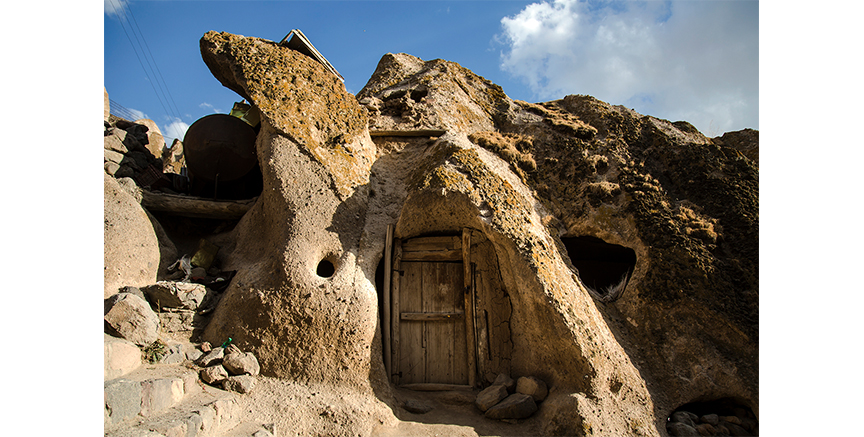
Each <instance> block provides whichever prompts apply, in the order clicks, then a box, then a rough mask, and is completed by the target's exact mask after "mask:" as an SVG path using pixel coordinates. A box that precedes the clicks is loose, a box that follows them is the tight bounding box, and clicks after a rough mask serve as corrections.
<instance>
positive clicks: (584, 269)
mask: <svg viewBox="0 0 864 437" xmlns="http://www.w3.org/2000/svg"><path fill="white" fill-rule="evenodd" d="M561 242H563V243H564V248H565V249H566V250H567V256H568V257H570V261H571V262H572V263H573V267H576V270H578V271H579V279H581V280H582V283H583V284H585V286H586V287H589V288H591V289H592V290H594V291H595V292H596V293H597V294H599V295H601V296H603V297H606V298H609V300H610V301H612V300H615V299H617V298H618V297H620V296H621V294H622V293H624V288H626V287H627V282H628V281H629V280H630V275H631V274H632V273H633V269H634V268H635V267H636V252H635V251H634V250H633V249H630V248H628V247H624V246H619V245H617V244H610V243H607V242H605V241H603V240H601V239H600V238H597V237H591V236H581V237H564V238H561Z"/></svg>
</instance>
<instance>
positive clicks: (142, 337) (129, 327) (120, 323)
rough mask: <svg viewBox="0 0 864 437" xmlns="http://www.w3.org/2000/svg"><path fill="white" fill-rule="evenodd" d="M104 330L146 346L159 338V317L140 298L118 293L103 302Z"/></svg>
mask: <svg viewBox="0 0 864 437" xmlns="http://www.w3.org/2000/svg"><path fill="white" fill-rule="evenodd" d="M105 328H106V331H107V332H108V334H111V335H115V336H117V337H121V338H125V339H126V340H129V341H131V342H133V343H135V344H137V345H138V346H146V345H149V344H152V343H153V342H154V341H156V340H157V339H158V338H159V335H158V334H159V317H158V316H156V313H154V312H153V310H152V309H150V305H148V304H147V302H145V301H144V300H143V299H141V298H140V297H138V296H135V295H134V294H130V293H118V294H115V295H114V296H111V297H109V298H108V299H106V300H105Z"/></svg>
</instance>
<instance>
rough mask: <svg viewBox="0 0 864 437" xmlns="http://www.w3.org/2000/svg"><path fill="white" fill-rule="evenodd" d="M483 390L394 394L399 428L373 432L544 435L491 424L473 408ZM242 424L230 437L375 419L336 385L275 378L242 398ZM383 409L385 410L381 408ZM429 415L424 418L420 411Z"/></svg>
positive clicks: (311, 431) (377, 436) (532, 422)
mask: <svg viewBox="0 0 864 437" xmlns="http://www.w3.org/2000/svg"><path fill="white" fill-rule="evenodd" d="M477 393H479V390H469V389H464V390H454V391H440V392H421V391H412V390H406V389H395V390H394V396H395V398H396V400H397V402H398V403H399V405H404V406H407V407H408V409H409V410H413V411H417V412H416V413H412V412H409V411H407V410H405V409H402V408H399V409H397V410H396V411H394V413H395V415H396V417H397V418H398V419H399V421H398V422H397V423H396V426H388V425H390V424H380V422H377V421H376V423H378V424H376V426H374V427H373V429H372V433H371V435H372V436H373V437H391V436H421V437H432V436H466V437H467V436H528V435H538V434H539V431H538V429H539V423H538V420H537V419H536V418H533V417H532V418H529V419H525V420H520V421H513V422H514V423H507V422H502V421H499V420H493V419H487V418H486V417H484V416H483V413H482V412H481V411H480V410H479V409H478V408H477V407H476V406H475V405H474V399H475V397H476V395H477ZM238 401H239V403H240V407H241V410H240V411H242V413H241V414H242V421H243V425H241V426H240V427H238V428H235V429H234V430H232V432H230V433H228V435H235V434H236V435H251V433H252V432H254V429H253V428H256V429H257V428H260V427H261V426H263V425H269V424H273V425H275V427H276V429H277V431H278V435H279V436H294V435H315V434H318V435H322V434H329V435H333V434H337V435H341V434H350V431H349V432H348V433H346V431H347V430H349V429H354V430H355V431H357V432H360V430H359V429H358V427H362V425H361V423H363V422H366V420H364V419H366V418H363V417H362V416H363V415H370V414H372V413H371V412H369V411H368V409H367V408H366V406H365V405H361V404H360V403H361V402H362V401H358V400H356V399H355V397H353V396H350V395H344V394H340V392H339V390H338V389H337V388H334V387H332V386H320V387H318V386H314V385H311V386H310V385H300V384H297V383H293V382H290V381H285V380H280V379H276V378H268V377H259V379H258V382H257V384H256V387H255V390H253V392H252V393H251V394H249V395H242V396H239V398H238ZM382 408H385V407H383V406H382ZM424 410H428V411H427V412H425V413H421V412H420V411H424Z"/></svg>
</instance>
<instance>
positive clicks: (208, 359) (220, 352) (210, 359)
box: [195, 347, 225, 367]
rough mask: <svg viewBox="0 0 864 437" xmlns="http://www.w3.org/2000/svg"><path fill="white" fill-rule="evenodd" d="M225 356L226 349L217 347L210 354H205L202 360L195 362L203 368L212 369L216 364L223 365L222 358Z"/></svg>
mask: <svg viewBox="0 0 864 437" xmlns="http://www.w3.org/2000/svg"><path fill="white" fill-rule="evenodd" d="M224 356H225V349H224V348H221V347H215V348H213V349H211V350H210V352H207V353H205V354H204V355H203V356H201V358H198V360H197V361H195V364H197V365H199V366H201V367H210V366H212V365H214V364H222V358H223V357H224Z"/></svg>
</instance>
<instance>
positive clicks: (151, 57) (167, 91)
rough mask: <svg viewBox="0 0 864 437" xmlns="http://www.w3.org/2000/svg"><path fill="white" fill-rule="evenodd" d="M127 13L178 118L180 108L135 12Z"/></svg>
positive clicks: (130, 10)
mask: <svg viewBox="0 0 864 437" xmlns="http://www.w3.org/2000/svg"><path fill="white" fill-rule="evenodd" d="M129 15H130V16H132V22H133V23H135V27H137V28H138V33H139V34H140V35H141V40H142V41H144V47H145V48H147V53H149V54H150V59H153V66H154V67H156V73H158V74H159V78H160V79H161V80H162V84H163V85H165V93H166V94H167V95H168V98H169V99H170V100H171V103H172V104H174V108H173V109H174V110H175V112H174V116H175V117H177V118H178V119H179V118H180V110H179V109H178V108H177V103H176V102H174V96H172V95H171V90H169V89H168V84H167V83H165V78H164V77H163V76H162V71H161V70H160V69H159V65H158V64H157V63H156V58H154V57H153V53H152V52H151V51H150V45H149V44H147V39H145V38H144V34H143V33H141V27H139V26H138V20H136V19H135V14H134V13H133V12H132V9H131V8H130V9H129ZM166 100H167V99H166ZM169 106H170V105H169Z"/></svg>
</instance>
